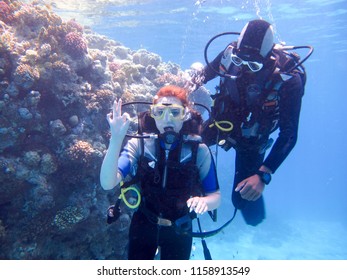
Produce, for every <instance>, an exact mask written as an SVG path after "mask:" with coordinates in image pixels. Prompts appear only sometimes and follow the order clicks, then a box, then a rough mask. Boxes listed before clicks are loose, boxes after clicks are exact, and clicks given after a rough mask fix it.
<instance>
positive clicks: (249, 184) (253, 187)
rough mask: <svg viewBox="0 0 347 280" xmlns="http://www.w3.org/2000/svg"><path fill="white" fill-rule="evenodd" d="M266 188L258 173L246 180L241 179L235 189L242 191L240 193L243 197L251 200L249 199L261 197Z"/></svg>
mask: <svg viewBox="0 0 347 280" xmlns="http://www.w3.org/2000/svg"><path fill="white" fill-rule="evenodd" d="M264 188H265V184H264V183H263V181H262V180H261V179H260V178H259V176H258V175H252V176H250V177H248V178H246V179H245V180H243V181H241V182H240V183H239V184H238V185H237V187H236V189H235V191H236V192H240V195H241V197H242V198H243V199H246V200H249V201H255V200H257V199H258V198H259V197H261V194H262V193H263V191H264Z"/></svg>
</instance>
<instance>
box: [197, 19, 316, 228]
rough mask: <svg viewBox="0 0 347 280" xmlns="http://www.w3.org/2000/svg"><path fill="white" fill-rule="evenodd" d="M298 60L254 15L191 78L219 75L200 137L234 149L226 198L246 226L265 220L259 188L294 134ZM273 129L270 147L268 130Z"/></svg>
mask: <svg viewBox="0 0 347 280" xmlns="http://www.w3.org/2000/svg"><path fill="white" fill-rule="evenodd" d="M236 34H238V33H236ZM222 35H223V34H222ZM206 48H207V47H206ZM297 48H300V47H297ZM311 51H312V48H311ZM205 54H206V49H205ZM310 54H311V53H310ZM310 54H309V55H310ZM309 55H308V56H309ZM308 56H307V57H308ZM205 57H206V56H205ZM307 57H306V59H307ZM299 59H300V58H299ZM299 59H297V58H296V57H295V55H293V54H292V55H288V53H286V52H285V51H283V49H281V46H280V45H277V44H276V45H275V44H274V40H273V28H272V26H271V25H270V23H268V22H266V21H265V20H260V19H257V20H252V21H250V22H248V23H247V24H246V25H245V26H244V28H243V29H242V32H241V33H240V34H239V37H238V40H237V41H236V42H232V43H231V44H229V45H228V46H227V47H226V48H225V49H224V50H223V51H222V52H221V53H220V54H219V55H218V56H217V57H216V58H215V59H214V60H213V61H212V62H211V63H208V62H207V59H206V62H207V63H208V65H206V66H205V67H204V69H203V70H202V71H201V73H200V76H199V77H198V79H196V78H193V79H192V82H193V83H194V84H196V85H197V86H200V85H202V83H207V82H209V81H210V80H212V79H214V78H215V77H217V76H221V78H220V84H219V87H218V89H219V92H218V93H217V94H216V95H214V96H212V98H213V99H214V105H213V107H212V118H211V120H210V121H209V122H208V123H207V124H206V125H205V126H204V130H203V133H202V137H203V141H204V142H205V143H206V144H207V145H208V146H210V145H214V144H217V145H220V146H221V147H222V148H224V149H225V150H226V151H227V150H229V149H230V148H231V147H232V148H234V149H235V151H236V159H235V175H234V184H233V192H232V202H233V204H234V206H235V207H236V208H238V209H240V210H241V212H242V215H243V217H244V219H245V221H246V223H247V224H249V225H253V226H256V225H258V224H259V223H261V222H262V221H263V219H264V218H265V206H264V199H263V191H264V188H265V186H266V185H268V184H269V183H270V181H271V175H272V174H274V173H275V172H276V170H277V169H278V168H279V166H280V165H281V164H282V163H283V161H284V160H285V159H286V157H287V156H288V155H289V153H290V152H291V150H292V149H293V147H294V146H295V144H296V141H297V138H298V125H299V115H300V110H301V99H302V96H303V94H304V86H305V78H306V76H305V72H304V70H303V71H302V70H300V69H299V68H303V67H302V65H301V64H302V62H303V61H302V62H301V63H299ZM306 59H305V60H306ZM299 66H300V67H299ZM201 81H203V82H201ZM225 126H227V127H225ZM277 128H279V134H278V137H277V139H276V141H275V142H274V144H273V146H272V143H273V140H272V139H271V138H270V134H271V133H272V132H274V131H275V130H277ZM271 146H272V148H271V150H270V152H269V154H268V155H267V156H266V157H265V151H266V150H267V149H268V148H270V147H271Z"/></svg>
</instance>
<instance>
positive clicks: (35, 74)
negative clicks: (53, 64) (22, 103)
mask: <svg viewBox="0 0 347 280" xmlns="http://www.w3.org/2000/svg"><path fill="white" fill-rule="evenodd" d="M39 78H40V73H39V71H38V70H37V69H36V68H35V67H32V66H30V65H29V64H20V65H18V67H17V69H16V71H15V72H14V74H13V80H14V82H15V83H16V85H18V86H20V87H22V88H24V89H29V88H31V87H32V86H33V84H34V83H35V81H37V80H38V79H39Z"/></svg>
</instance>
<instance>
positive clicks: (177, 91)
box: [153, 85, 188, 107]
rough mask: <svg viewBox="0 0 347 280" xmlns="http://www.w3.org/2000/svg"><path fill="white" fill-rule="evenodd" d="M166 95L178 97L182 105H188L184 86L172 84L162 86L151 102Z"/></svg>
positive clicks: (155, 101)
mask: <svg viewBox="0 0 347 280" xmlns="http://www.w3.org/2000/svg"><path fill="white" fill-rule="evenodd" d="M168 96H173V97H176V98H178V99H179V100H180V101H181V102H182V105H183V106H184V107H186V106H187V105H188V100H187V91H186V90H185V89H184V88H181V87H178V86H174V85H169V86H164V87H162V88H161V89H160V90H159V91H158V92H157V94H156V96H155V97H154V100H153V103H154V104H155V103H157V102H158V99H159V98H161V97H168Z"/></svg>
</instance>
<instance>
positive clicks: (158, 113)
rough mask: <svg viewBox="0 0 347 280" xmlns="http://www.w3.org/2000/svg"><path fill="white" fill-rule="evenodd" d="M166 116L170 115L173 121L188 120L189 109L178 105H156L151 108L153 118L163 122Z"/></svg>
mask: <svg viewBox="0 0 347 280" xmlns="http://www.w3.org/2000/svg"><path fill="white" fill-rule="evenodd" d="M166 114H169V118H170V119H171V120H180V121H182V120H186V119H187V116H188V109H187V108H184V107H183V106H180V105H177V104H167V105H166V104H162V103H161V104H154V105H152V106H151V117H152V118H153V119H155V120H161V119H163V118H164V116H165V115H166Z"/></svg>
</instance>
